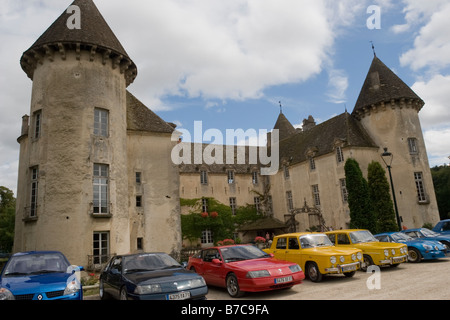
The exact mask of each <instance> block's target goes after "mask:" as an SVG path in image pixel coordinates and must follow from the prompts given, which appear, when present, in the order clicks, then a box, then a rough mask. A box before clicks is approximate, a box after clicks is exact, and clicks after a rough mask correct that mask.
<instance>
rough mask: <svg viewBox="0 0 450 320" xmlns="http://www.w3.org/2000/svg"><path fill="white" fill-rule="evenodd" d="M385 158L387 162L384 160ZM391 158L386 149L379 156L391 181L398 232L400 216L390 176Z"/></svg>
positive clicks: (400, 226) (400, 225)
mask: <svg viewBox="0 0 450 320" xmlns="http://www.w3.org/2000/svg"><path fill="white" fill-rule="evenodd" d="M385 158H386V160H387V161H386V160H385ZM393 158H394V156H393V155H392V153H390V152H388V150H387V148H384V152H383V153H382V154H381V159H383V162H384V164H385V165H386V167H387V169H388V172H389V179H390V180H391V189H392V200H394V209H395V217H396V218H397V225H398V229H399V231H401V230H402V223H401V222H400V216H399V214H398V208H397V200H396V199H395V191H394V182H393V181H392V174H391V164H392V159H393Z"/></svg>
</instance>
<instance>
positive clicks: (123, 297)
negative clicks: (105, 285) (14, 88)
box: [119, 287, 128, 300]
mask: <svg viewBox="0 0 450 320" xmlns="http://www.w3.org/2000/svg"><path fill="white" fill-rule="evenodd" d="M119 298H120V300H128V293H127V288H125V287H122V289H120V296H119Z"/></svg>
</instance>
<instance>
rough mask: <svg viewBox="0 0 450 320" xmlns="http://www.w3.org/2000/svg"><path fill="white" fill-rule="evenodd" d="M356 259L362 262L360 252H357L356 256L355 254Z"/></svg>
mask: <svg viewBox="0 0 450 320" xmlns="http://www.w3.org/2000/svg"><path fill="white" fill-rule="evenodd" d="M356 257H357V258H358V260H362V257H363V256H362V253H361V252H358V253H357V254H356Z"/></svg>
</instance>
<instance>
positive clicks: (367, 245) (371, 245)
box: [352, 241, 405, 250]
mask: <svg viewBox="0 0 450 320" xmlns="http://www.w3.org/2000/svg"><path fill="white" fill-rule="evenodd" d="M352 246H355V248H359V249H362V250H366V249H398V248H400V247H402V246H405V244H404V243H394V242H375V241H373V242H361V243H355V244H352Z"/></svg>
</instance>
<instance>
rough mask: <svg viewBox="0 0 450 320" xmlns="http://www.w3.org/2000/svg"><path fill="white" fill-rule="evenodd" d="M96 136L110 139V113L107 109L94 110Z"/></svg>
mask: <svg viewBox="0 0 450 320" xmlns="http://www.w3.org/2000/svg"><path fill="white" fill-rule="evenodd" d="M94 135H96V136H99V137H108V135H109V111H108V110H106V109H100V108H95V109H94Z"/></svg>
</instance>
